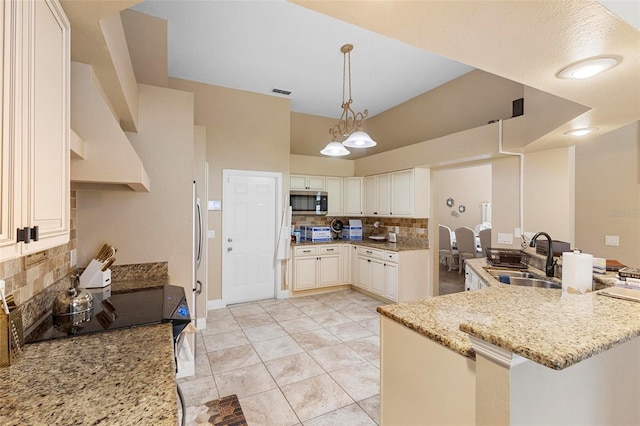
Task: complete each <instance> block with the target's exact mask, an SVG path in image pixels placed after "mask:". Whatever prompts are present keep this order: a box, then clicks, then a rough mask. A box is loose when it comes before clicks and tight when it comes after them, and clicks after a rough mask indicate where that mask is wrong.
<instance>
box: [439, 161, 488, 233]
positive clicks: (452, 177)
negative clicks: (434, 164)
mask: <svg viewBox="0 0 640 426" xmlns="http://www.w3.org/2000/svg"><path fill="white" fill-rule="evenodd" d="M436 173H437V174H438V201H437V203H438V212H439V215H438V217H439V223H440V224H442V225H446V226H448V227H449V228H451V229H452V230H455V229H456V228H459V227H461V226H466V227H469V228H471V229H473V228H474V227H475V226H476V225H477V224H479V223H480V222H481V217H482V208H481V204H482V203H490V202H491V165H490V164H484V165H481V166H472V167H463V168H456V169H445V170H439V171H437V172H436ZM448 198H452V199H453V200H454V202H455V205H454V206H453V207H449V206H448V205H447V202H446V201H447V199H448ZM460 205H464V206H465V211H464V213H460V211H459V207H460ZM452 212H453V213H455V214H456V215H457V216H456V215H452V214H451V213H452Z"/></svg>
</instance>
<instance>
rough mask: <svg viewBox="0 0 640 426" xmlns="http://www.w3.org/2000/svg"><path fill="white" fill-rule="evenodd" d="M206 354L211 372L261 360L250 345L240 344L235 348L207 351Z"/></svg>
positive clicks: (227, 369)
mask: <svg viewBox="0 0 640 426" xmlns="http://www.w3.org/2000/svg"><path fill="white" fill-rule="evenodd" d="M207 356H208V360H209V365H210V371H212V372H213V373H221V372H223V371H229V370H235V369H237V368H242V367H247V366H249V365H253V364H259V363H261V362H262V360H261V359H260V357H259V356H258V354H257V353H256V351H255V350H254V349H253V346H251V345H242V346H236V347H235V348H229V349H223V350H220V351H215V352H209V354H208V355H207Z"/></svg>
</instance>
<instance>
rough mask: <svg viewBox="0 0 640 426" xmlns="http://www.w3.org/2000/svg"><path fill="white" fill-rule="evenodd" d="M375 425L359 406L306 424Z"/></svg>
mask: <svg viewBox="0 0 640 426" xmlns="http://www.w3.org/2000/svg"><path fill="white" fill-rule="evenodd" d="M375 424H376V423H375V422H374V421H373V420H371V417H369V415H368V414H367V413H366V412H365V411H364V410H363V409H362V408H360V407H359V406H358V404H351V405H347V406H346V407H342V408H339V409H337V410H335V411H331V412H329V413H327V414H323V415H322V416H318V417H316V418H314V419H311V420H307V421H305V422H304V426H336V425H349V426H375Z"/></svg>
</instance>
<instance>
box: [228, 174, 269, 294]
mask: <svg viewBox="0 0 640 426" xmlns="http://www.w3.org/2000/svg"><path fill="white" fill-rule="evenodd" d="M222 179H223V183H222V206H223V208H222V300H223V302H224V304H233V303H242V302H250V301H253V300H261V299H269V298H272V297H274V296H275V294H276V284H277V283H278V280H277V277H279V276H280V262H276V260H275V249H276V236H277V233H276V230H277V227H278V223H277V221H278V220H277V219H278V214H277V213H278V212H279V211H280V209H281V199H282V197H281V192H282V175H281V174H280V173H273V172H260V171H247V170H228V169H225V170H223V171H222Z"/></svg>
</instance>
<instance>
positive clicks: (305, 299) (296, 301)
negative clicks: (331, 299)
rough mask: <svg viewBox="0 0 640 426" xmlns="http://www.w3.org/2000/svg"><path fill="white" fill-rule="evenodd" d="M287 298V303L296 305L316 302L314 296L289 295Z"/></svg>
mask: <svg viewBox="0 0 640 426" xmlns="http://www.w3.org/2000/svg"><path fill="white" fill-rule="evenodd" d="M288 300H289V303H291V304H292V305H294V306H296V307H301V306H305V305H309V304H315V303H318V299H316V297H315V296H301V297H291V298H289V299H288Z"/></svg>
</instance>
